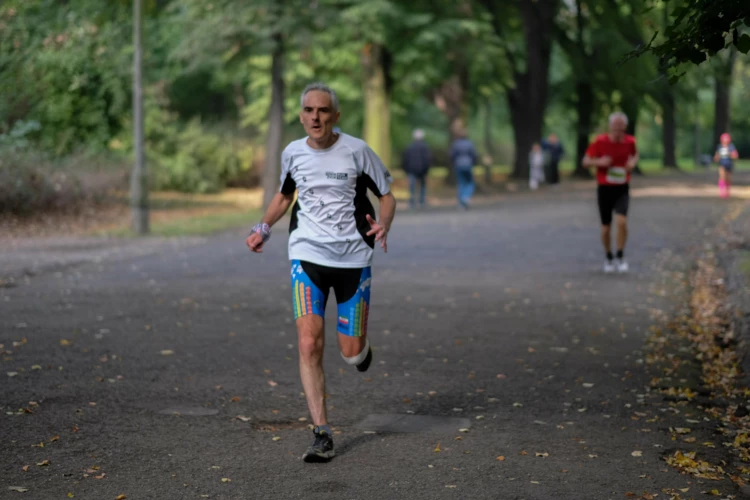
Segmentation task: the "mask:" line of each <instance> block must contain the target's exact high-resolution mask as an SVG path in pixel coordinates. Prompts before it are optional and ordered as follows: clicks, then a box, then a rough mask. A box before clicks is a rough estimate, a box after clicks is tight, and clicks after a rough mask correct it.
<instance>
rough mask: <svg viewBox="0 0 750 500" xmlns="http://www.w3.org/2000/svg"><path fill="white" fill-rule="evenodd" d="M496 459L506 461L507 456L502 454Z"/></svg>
mask: <svg viewBox="0 0 750 500" xmlns="http://www.w3.org/2000/svg"><path fill="white" fill-rule="evenodd" d="M496 460H498V461H500V462H503V461H505V457H504V456H502V455H500V456H499V457H497V459H496Z"/></svg>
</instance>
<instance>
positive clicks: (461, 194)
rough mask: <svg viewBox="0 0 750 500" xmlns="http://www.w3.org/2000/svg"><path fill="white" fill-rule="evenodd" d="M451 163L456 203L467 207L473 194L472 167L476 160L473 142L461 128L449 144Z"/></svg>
mask: <svg viewBox="0 0 750 500" xmlns="http://www.w3.org/2000/svg"><path fill="white" fill-rule="evenodd" d="M451 163H453V169H454V170H455V173H456V183H457V184H458V204H459V205H460V206H462V207H463V208H469V201H470V200H471V196H472V195H473V194H474V174H473V172H472V168H474V165H476V164H477V163H478V160H477V151H476V149H475V148H474V144H473V143H472V142H471V141H470V140H469V139H468V138H467V137H466V132H465V131H463V130H461V131H460V132H459V133H458V138H457V139H456V140H455V141H453V144H452V145H451Z"/></svg>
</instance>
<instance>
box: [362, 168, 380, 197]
mask: <svg viewBox="0 0 750 500" xmlns="http://www.w3.org/2000/svg"><path fill="white" fill-rule="evenodd" d="M360 178H361V179H362V182H363V183H364V184H365V187H367V189H369V190H370V191H372V192H373V193H375V196H377V197H378V198H381V197H382V196H383V194H382V193H381V192H380V189H378V185H377V184H375V181H374V180H372V177H370V176H369V175H367V174H362V175H361V176H360Z"/></svg>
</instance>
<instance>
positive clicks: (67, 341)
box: [60, 339, 73, 346]
mask: <svg viewBox="0 0 750 500" xmlns="http://www.w3.org/2000/svg"><path fill="white" fill-rule="evenodd" d="M72 343H73V342H71V341H70V340H67V339H60V345H64V346H68V345H71V344H72Z"/></svg>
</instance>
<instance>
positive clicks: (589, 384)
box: [583, 382, 594, 389]
mask: <svg viewBox="0 0 750 500" xmlns="http://www.w3.org/2000/svg"><path fill="white" fill-rule="evenodd" d="M583 386H584V387H585V388H586V389H591V388H592V387H594V384H591V383H588V382H587V383H585V384H583Z"/></svg>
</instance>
